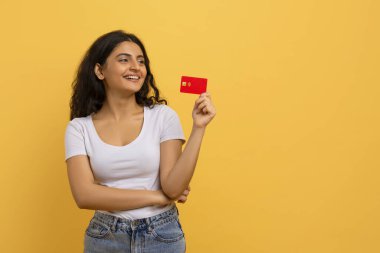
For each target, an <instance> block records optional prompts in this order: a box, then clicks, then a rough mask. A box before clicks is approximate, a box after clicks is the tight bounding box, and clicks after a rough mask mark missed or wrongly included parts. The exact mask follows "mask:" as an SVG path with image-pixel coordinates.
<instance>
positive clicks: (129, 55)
mask: <svg viewBox="0 0 380 253" xmlns="http://www.w3.org/2000/svg"><path fill="white" fill-rule="evenodd" d="M122 55H124V56H128V57H132V55H131V54H127V53H121V54H118V55H116V57H119V56H122ZM140 57H142V58H144V56H143V55H141V54H140V55H138V56H137V57H136V58H140Z"/></svg>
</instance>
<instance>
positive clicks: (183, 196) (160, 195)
mask: <svg viewBox="0 0 380 253" xmlns="http://www.w3.org/2000/svg"><path fill="white" fill-rule="evenodd" d="M157 192H158V205H160V206H165V205H168V204H171V203H173V202H174V201H178V203H182V204H184V203H185V202H186V201H187V196H188V195H189V193H190V185H189V186H187V188H186V190H184V191H183V193H182V194H181V196H179V197H178V198H177V199H176V200H173V199H170V198H168V197H167V196H166V195H165V193H164V192H163V191H162V190H159V191H157Z"/></svg>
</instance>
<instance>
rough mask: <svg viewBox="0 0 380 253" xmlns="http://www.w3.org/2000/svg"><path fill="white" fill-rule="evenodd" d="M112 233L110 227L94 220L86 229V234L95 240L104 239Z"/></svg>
mask: <svg viewBox="0 0 380 253" xmlns="http://www.w3.org/2000/svg"><path fill="white" fill-rule="evenodd" d="M110 231H111V228H110V227H109V226H107V225H106V224H103V223H102V222H100V221H98V220H96V219H94V218H93V219H91V221H90V224H89V225H88V227H87V229H86V234H87V235H88V236H90V237H93V238H103V237H105V236H106V235H107V234H108V233H109V232H110Z"/></svg>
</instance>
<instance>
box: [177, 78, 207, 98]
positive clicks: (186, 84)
mask: <svg viewBox="0 0 380 253" xmlns="http://www.w3.org/2000/svg"><path fill="white" fill-rule="evenodd" d="M206 89H207V79H206V78H199V77H191V76H182V77H181V90H180V91H181V92H184V93H192V94H202V93H203V92H206Z"/></svg>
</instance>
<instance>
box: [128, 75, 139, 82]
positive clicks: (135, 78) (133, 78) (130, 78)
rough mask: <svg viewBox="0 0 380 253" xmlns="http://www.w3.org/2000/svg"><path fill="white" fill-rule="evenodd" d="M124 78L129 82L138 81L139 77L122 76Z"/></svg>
mask: <svg viewBox="0 0 380 253" xmlns="http://www.w3.org/2000/svg"><path fill="white" fill-rule="evenodd" d="M124 78H125V79H127V80H130V81H137V80H140V77H139V76H135V75H128V76H124Z"/></svg>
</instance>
